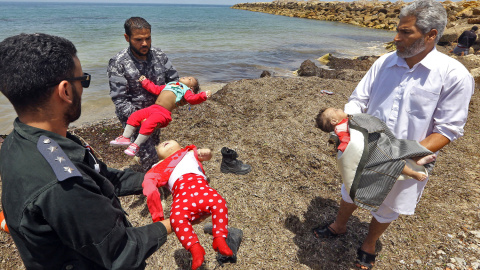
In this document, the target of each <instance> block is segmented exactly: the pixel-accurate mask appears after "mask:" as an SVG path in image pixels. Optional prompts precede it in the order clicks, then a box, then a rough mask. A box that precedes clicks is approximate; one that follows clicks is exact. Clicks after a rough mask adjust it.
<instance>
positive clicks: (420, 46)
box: [395, 36, 426, 58]
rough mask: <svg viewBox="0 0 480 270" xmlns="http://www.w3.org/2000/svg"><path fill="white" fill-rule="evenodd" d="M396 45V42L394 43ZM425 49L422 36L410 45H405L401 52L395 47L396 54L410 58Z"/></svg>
mask: <svg viewBox="0 0 480 270" xmlns="http://www.w3.org/2000/svg"><path fill="white" fill-rule="evenodd" d="M395 45H397V44H395ZM425 49H426V45H425V40H424V39H423V36H422V37H421V38H419V39H417V40H416V41H415V42H414V43H413V44H412V45H410V47H406V48H405V50H404V51H403V52H400V51H398V49H397V56H398V57H400V58H410V57H413V56H415V55H417V54H419V53H421V52H423V51H424V50H425Z"/></svg>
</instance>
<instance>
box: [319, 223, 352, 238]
mask: <svg viewBox="0 0 480 270" xmlns="http://www.w3.org/2000/svg"><path fill="white" fill-rule="evenodd" d="M313 234H314V235H315V237H316V238H334V237H338V236H340V235H344V234H345V233H337V232H336V231H335V230H334V229H332V227H330V225H329V224H327V225H324V226H323V227H322V226H320V227H317V228H315V229H313Z"/></svg>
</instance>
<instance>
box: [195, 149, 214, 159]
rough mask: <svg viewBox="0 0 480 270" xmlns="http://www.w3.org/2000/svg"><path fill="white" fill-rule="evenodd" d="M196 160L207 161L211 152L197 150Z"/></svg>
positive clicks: (208, 150) (210, 156)
mask: <svg viewBox="0 0 480 270" xmlns="http://www.w3.org/2000/svg"><path fill="white" fill-rule="evenodd" d="M197 154H198V160H200V161H208V160H210V159H211V158H212V151H210V149H206V148H202V149H198V150H197Z"/></svg>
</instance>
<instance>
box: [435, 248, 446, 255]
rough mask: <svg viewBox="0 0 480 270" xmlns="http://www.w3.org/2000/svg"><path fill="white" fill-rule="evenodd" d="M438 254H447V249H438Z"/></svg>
mask: <svg viewBox="0 0 480 270" xmlns="http://www.w3.org/2000/svg"><path fill="white" fill-rule="evenodd" d="M437 254H439V255H445V254H447V253H445V251H443V250H441V249H439V250H437Z"/></svg>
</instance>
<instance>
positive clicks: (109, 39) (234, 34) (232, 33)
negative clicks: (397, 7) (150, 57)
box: [0, 2, 394, 135]
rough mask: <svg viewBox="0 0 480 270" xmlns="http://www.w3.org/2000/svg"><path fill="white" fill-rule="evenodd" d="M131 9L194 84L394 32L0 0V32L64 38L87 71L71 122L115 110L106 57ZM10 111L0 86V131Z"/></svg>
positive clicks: (359, 50)
mask: <svg viewBox="0 0 480 270" xmlns="http://www.w3.org/2000/svg"><path fill="white" fill-rule="evenodd" d="M132 16H139V17H143V18H145V19H146V20H147V21H148V22H149V23H150V24H151V25H152V46H154V47H158V48H161V49H162V50H163V51H164V52H165V53H166V54H167V55H168V57H169V59H170V60H171V62H172V63H173V65H174V67H175V68H176V69H177V71H178V72H179V74H180V76H194V77H197V78H199V81H200V85H201V86H202V88H203V89H204V90H205V89H211V90H213V91H215V88H220V87H221V86H222V85H223V84H225V83H227V82H231V81H235V80H240V79H252V78H258V77H259V76H260V74H261V73H262V71H263V70H268V71H269V72H270V73H272V74H273V75H274V76H294V75H293V71H295V70H296V69H298V68H299V67H300V64H301V63H302V62H303V61H304V60H307V59H310V60H312V61H314V62H315V63H316V64H317V65H321V64H320V63H319V62H318V61H317V60H316V59H317V58H319V57H320V56H322V55H324V54H326V53H332V54H333V55H335V56H337V57H354V56H362V55H379V54H382V53H385V49H384V48H383V44H384V43H385V42H389V41H391V40H392V39H393V37H394V32H391V31H385V30H374V29H368V28H361V27H356V26H352V25H348V24H341V23H334V22H325V21H318V20H308V19H300V18H291V17H285V16H277V15H271V14H266V13H258V12H251V11H245V10H237V9H231V8H230V6H217V5H176V4H124V3H122V4H102V3H14V2H11V3H8V2H7V3H5V2H0V40H3V39H5V38H6V37H9V36H12V35H16V34H20V33H47V34H51V35H58V36H62V37H65V38H67V39H69V40H71V41H72V42H73V43H74V44H75V46H76V47H77V50H78V57H79V59H80V61H81V63H82V68H83V70H84V72H87V73H90V74H91V75H92V82H91V84H90V87H89V88H88V89H84V92H83V96H82V117H81V118H80V119H79V121H78V123H82V122H88V121H91V120H92V119H103V118H109V117H115V113H114V107H113V103H112V102H111V99H110V97H109V86H108V77H107V74H106V69H107V65H108V60H109V59H110V58H111V57H112V56H114V55H115V54H116V53H117V52H119V51H121V50H122V49H124V48H126V47H127V46H128V43H127V42H126V41H125V38H124V36H123V34H124V28H123V24H124V22H125V20H126V19H127V18H129V17H132ZM15 115H16V114H15V111H14V110H13V107H12V106H11V105H10V103H9V102H8V100H7V99H6V97H5V96H3V94H0V135H1V134H7V133H9V132H10V131H11V129H12V122H13V120H14V118H15Z"/></svg>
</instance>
